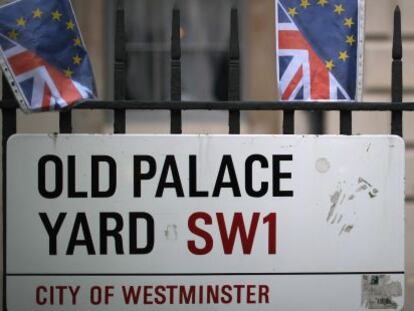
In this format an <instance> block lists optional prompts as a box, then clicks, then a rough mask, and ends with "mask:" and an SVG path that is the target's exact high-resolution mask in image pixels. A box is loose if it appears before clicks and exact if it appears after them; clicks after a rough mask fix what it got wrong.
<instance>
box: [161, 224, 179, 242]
mask: <svg viewBox="0 0 414 311" xmlns="http://www.w3.org/2000/svg"><path fill="white" fill-rule="evenodd" d="M164 235H165V238H166V239H167V240H168V241H177V239H178V231H177V225H168V226H167V228H166V229H165V231H164Z"/></svg>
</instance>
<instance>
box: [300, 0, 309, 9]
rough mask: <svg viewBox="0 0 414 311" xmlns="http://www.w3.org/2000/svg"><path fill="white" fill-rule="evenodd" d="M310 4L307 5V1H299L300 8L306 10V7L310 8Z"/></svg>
mask: <svg viewBox="0 0 414 311" xmlns="http://www.w3.org/2000/svg"><path fill="white" fill-rule="evenodd" d="M310 5H311V4H310V3H309V0H301V1H300V6H301V7H302V8H304V9H307V8H308V6H310Z"/></svg>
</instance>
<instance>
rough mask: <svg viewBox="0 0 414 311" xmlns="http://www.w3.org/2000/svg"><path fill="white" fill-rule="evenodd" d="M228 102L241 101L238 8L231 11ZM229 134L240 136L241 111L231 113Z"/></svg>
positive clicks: (231, 111)
mask: <svg viewBox="0 0 414 311" xmlns="http://www.w3.org/2000/svg"><path fill="white" fill-rule="evenodd" d="M228 85H229V86H228V100H231V101H239V100H240V43H239V18H238V11H237V9H236V8H232V10H231V21H230V51H229V84H228ZM229 133H230V134H240V110H230V111H229Z"/></svg>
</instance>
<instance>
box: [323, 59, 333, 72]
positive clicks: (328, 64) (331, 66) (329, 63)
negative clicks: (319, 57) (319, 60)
mask: <svg viewBox="0 0 414 311" xmlns="http://www.w3.org/2000/svg"><path fill="white" fill-rule="evenodd" d="M325 66H326V69H328V70H329V71H331V70H332V69H334V67H335V64H334V62H333V60H332V59H331V60H327V61H326V62H325Z"/></svg>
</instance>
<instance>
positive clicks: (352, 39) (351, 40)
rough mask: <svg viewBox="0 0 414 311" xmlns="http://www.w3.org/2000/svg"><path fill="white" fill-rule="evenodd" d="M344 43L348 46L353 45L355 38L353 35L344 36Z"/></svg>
mask: <svg viewBox="0 0 414 311" xmlns="http://www.w3.org/2000/svg"><path fill="white" fill-rule="evenodd" d="M345 43H347V44H349V45H351V46H352V45H353V44H354V43H355V37H354V35H352V36H346V40H345Z"/></svg>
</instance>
